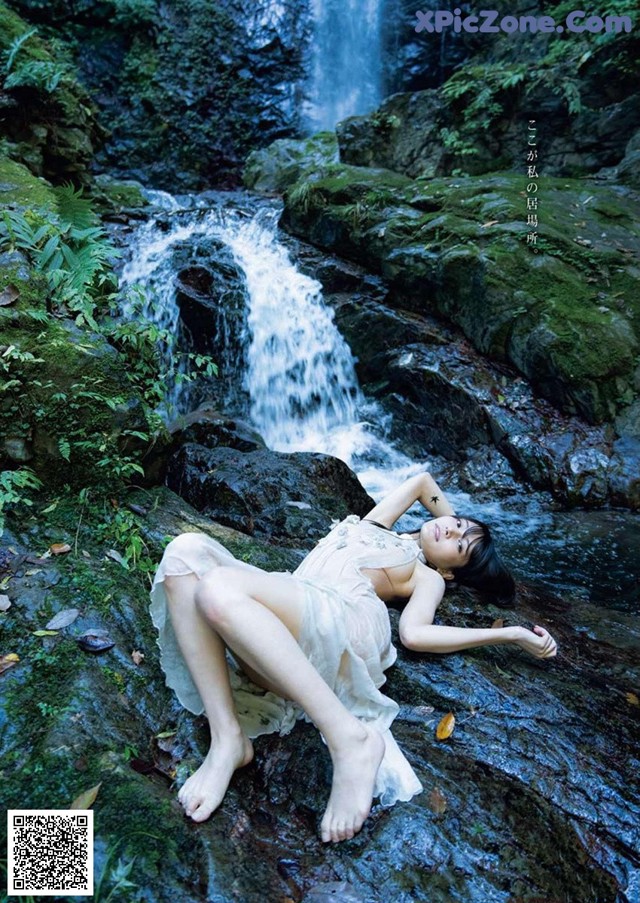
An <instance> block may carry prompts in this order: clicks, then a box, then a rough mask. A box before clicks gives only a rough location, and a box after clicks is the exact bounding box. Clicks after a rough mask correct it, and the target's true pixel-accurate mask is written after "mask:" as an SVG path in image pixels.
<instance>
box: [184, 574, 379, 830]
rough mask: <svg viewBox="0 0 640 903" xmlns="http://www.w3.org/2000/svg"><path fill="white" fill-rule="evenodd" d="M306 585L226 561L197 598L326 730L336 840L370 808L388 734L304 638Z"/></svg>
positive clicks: (223, 631)
mask: <svg viewBox="0 0 640 903" xmlns="http://www.w3.org/2000/svg"><path fill="white" fill-rule="evenodd" d="M303 593H304V587H303V585H302V584H301V583H300V582H299V581H297V580H296V579H295V578H293V577H291V576H289V575H281V574H267V573H264V572H257V571H249V570H244V569H242V568H229V567H221V568H216V569H215V570H214V571H212V572H211V573H210V574H207V576H206V577H205V578H204V579H203V580H201V581H200V582H199V585H198V587H197V589H196V594H195V599H196V606H197V608H198V609H199V611H200V613H201V614H202V615H203V617H204V618H205V619H206V621H207V622H208V623H209V625H210V626H211V627H212V628H213V630H214V631H215V632H216V633H217V634H218V636H219V637H221V638H222V640H224V642H225V643H226V644H227V645H228V646H229V648H230V649H232V650H233V651H234V652H235V653H236V654H237V655H238V656H239V657H240V658H241V659H242V661H244V662H246V663H247V665H249V667H250V668H251V670H252V672H253V673H254V674H256V675H258V676H262V678H263V682H264V684H265V685H266V686H268V687H270V688H274V689H275V690H276V691H277V692H278V693H279V694H280V695H282V696H284V697H285V698H288V699H292V700H294V701H295V702H297V703H298V704H299V705H301V706H302V708H303V709H304V710H305V712H306V713H307V715H308V716H309V718H310V719H311V720H312V721H313V723H314V724H315V725H316V727H317V728H318V729H319V730H320V731H321V732H322V734H323V736H324V738H325V740H326V742H327V746H328V748H329V752H330V754H331V758H332V761H333V769H334V773H333V782H332V788H331V796H330V798H329V804H328V806H327V809H326V812H325V814H324V817H323V819H322V829H321V830H322V839H323V840H325V841H329V840H331V841H334V842H336V841H338V840H344V839H346V838H350V837H353V835H354V834H356V833H357V832H358V831H359V830H360V828H361V827H362V824H363V822H364V820H365V819H366V817H367V815H368V814H369V811H370V809H371V800H372V796H373V787H374V783H375V778H376V774H377V771H378V768H379V765H380V762H381V760H382V756H383V753H384V741H383V739H382V737H381V736H380V734H379V733H378V732H377V731H375V730H373V729H371V728H369V727H367V726H365V725H363V724H362V723H361V722H360V721H358V719H357V718H355V717H354V716H353V715H352V714H351V713H350V712H349V711H348V710H347V709H346V708H345V707H344V705H343V704H342V703H341V702H340V700H339V699H338V698H337V696H336V695H335V693H333V691H332V690H331V689H330V688H329V686H328V685H327V684H326V683H325V681H324V680H323V679H322V678H321V677H320V675H319V674H318V672H317V671H316V669H315V668H314V667H313V665H311V663H310V662H309V661H308V659H307V658H306V656H305V655H304V653H303V652H302V649H301V648H300V646H299V645H298V643H297V636H298V635H299V628H300V622H301V616H302V611H303Z"/></svg>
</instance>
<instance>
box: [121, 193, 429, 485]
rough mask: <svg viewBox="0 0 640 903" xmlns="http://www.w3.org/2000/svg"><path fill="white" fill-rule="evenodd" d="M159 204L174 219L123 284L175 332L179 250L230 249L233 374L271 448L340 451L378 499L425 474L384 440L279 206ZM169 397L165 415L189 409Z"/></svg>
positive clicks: (158, 231)
mask: <svg viewBox="0 0 640 903" xmlns="http://www.w3.org/2000/svg"><path fill="white" fill-rule="evenodd" d="M153 200H154V202H155V203H156V204H162V206H163V207H164V208H165V209H166V210H168V212H169V214H170V216H169V217H166V216H165V217H164V220H163V219H162V218H161V221H160V222H158V221H150V222H149V223H147V224H146V225H145V226H143V227H141V229H140V230H139V232H138V234H137V240H136V241H135V242H134V244H133V247H132V256H131V259H130V261H129V262H128V263H127V265H126V267H125V268H124V271H123V274H122V283H123V285H124V286H127V285H133V284H138V285H141V286H143V287H144V288H145V289H146V291H147V292H148V293H149V294H151V295H152V297H153V298H154V304H153V305H152V306H149V307H148V308H147V310H146V312H145V314H146V316H147V317H148V318H153V319H155V320H156V322H158V323H159V324H160V325H161V326H163V327H164V328H165V329H169V330H173V332H174V333H175V334H176V335H177V333H178V324H179V319H180V318H179V310H178V306H177V302H176V273H175V262H174V259H173V254H174V252H175V250H176V248H178V247H179V246H181V245H184V244H185V243H187V242H189V243H192V244H197V245H198V248H199V250H200V252H201V253H203V252H205V251H206V247H207V245H208V244H209V245H212V244H215V243H220V242H222V243H223V244H224V245H225V246H226V247H227V248H228V249H229V250H230V251H231V254H232V255H233V258H234V260H235V262H236V264H237V265H238V268H239V270H240V271H241V272H242V274H243V275H244V280H245V289H246V303H247V321H246V322H247V330H246V336H245V341H246V343H247V351H246V358H247V369H246V373H245V374H244V376H243V377H242V376H241V375H240V374H237V373H235V374H234V376H235V379H236V380H239V379H240V378H242V379H243V382H244V388H245V390H246V392H247V394H248V397H249V416H250V418H251V420H252V422H253V423H254V425H255V426H256V428H257V429H258V431H259V432H260V433H261V434H262V435H263V437H264V439H265V441H266V443H267V445H269V447H271V448H273V449H275V450H277V451H318V452H324V453H326V454H332V455H335V456H336V457H339V458H341V459H342V460H344V461H345V462H346V463H347V464H349V466H350V467H351V468H352V469H353V470H355V471H356V472H357V473H358V474H359V475H360V478H361V480H362V482H363V483H364V485H365V486H366V487H367V489H368V490H369V491H370V492H371V493H372V494H374V495H379V494H380V493H381V492H384V490H385V489H386V488H387V487H388V486H392V485H395V484H397V482H398V481H399V480H400V479H402V478H403V477H405V476H407V475H409V474H410V473H413V472H416V471H417V470H419V469H420V466H421V465H419V464H416V463H415V462H412V461H411V460H410V459H409V458H407V457H406V456H405V455H403V454H402V453H400V452H399V451H398V450H397V449H395V448H394V447H393V446H392V445H391V444H390V443H389V442H387V441H386V439H385V438H384V437H383V436H381V435H379V434H378V429H379V425H380V424H381V423H384V422H385V419H386V418H385V416H384V415H383V413H382V411H381V410H380V409H379V408H378V406H377V405H374V404H372V403H370V402H369V403H368V402H366V400H365V399H364V397H363V395H362V392H361V390H360V388H359V385H358V381H357V377H356V373H355V368H354V360H353V357H352V355H351V351H350V350H349V347H348V345H347V344H346V342H345V341H344V339H343V338H342V336H341V335H340V333H339V332H338V330H337V328H336V326H335V323H334V321H333V313H332V311H331V310H330V308H328V307H327V305H326V304H325V303H324V300H323V298H322V291H321V285H320V283H319V282H317V281H315V280H313V279H311V278H309V277H308V276H305V275H304V274H302V273H300V272H299V271H298V270H297V269H296V267H295V265H294V264H293V263H292V261H291V259H290V257H289V254H288V252H287V250H286V248H285V247H284V246H283V245H282V244H281V243H280V242H279V241H278V239H277V231H276V230H277V220H278V217H279V210H278V209H274V208H273V207H272V206H271V207H264V206H263V207H259V208H258V210H257V212H256V213H254V215H252V216H249V215H247V213H246V211H241V210H237V209H234V208H233V207H230V206H223V205H221V206H219V207H216V208H214V209H208V210H202V208H199V207H198V206H197V204H196V206H195V208H194V209H188V210H184V209H183V210H181V211H180V210H179V208H177V207H176V202H175V200H174V199H173V198H170V196H164V195H161V194H158V193H154V194H153ZM171 214H172V215H171ZM167 220H168V223H169V224H167ZM125 313H126V312H125ZM216 356H218V352H217V351H216ZM170 391H171V397H170V398H169V399H168V400H167V406H166V407H167V409H169V410H172V411H178V412H181V411H184V410H185V408H187V407H188V406H189V398H188V396H186V395H185V389H184V386H183V385H181V384H180V383H179V382H178V384H177V385H175V386H173V387H171V389H170ZM372 423H375V424H376V428H374V427H372V426H371V424H372Z"/></svg>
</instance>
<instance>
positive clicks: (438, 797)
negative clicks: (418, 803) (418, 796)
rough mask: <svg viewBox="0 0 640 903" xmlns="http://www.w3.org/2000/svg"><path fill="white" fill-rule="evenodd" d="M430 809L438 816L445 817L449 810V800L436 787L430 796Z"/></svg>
mask: <svg viewBox="0 0 640 903" xmlns="http://www.w3.org/2000/svg"><path fill="white" fill-rule="evenodd" d="M429 808H430V809H431V811H432V812H435V814H436V815H444V813H445V812H446V809H447V798H446V796H445V795H444V793H443V792H442V791H441V790H440V788H439V787H434V788H433V790H432V791H431V793H430V794H429Z"/></svg>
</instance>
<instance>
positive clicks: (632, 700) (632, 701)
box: [624, 693, 640, 705]
mask: <svg viewBox="0 0 640 903" xmlns="http://www.w3.org/2000/svg"><path fill="white" fill-rule="evenodd" d="M624 695H625V698H626V700H627V702H628V703H629V705H640V699H638V697H637V696H636V694H635V693H625V694H624Z"/></svg>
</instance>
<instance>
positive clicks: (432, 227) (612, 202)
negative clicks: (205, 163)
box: [282, 164, 640, 423]
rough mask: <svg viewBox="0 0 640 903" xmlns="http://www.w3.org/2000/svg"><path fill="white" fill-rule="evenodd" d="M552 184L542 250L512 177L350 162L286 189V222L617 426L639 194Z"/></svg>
mask: <svg viewBox="0 0 640 903" xmlns="http://www.w3.org/2000/svg"><path fill="white" fill-rule="evenodd" d="M541 187H542V189H543V192H541V199H540V204H541V208H540V209H541V214H540V225H539V230H538V231H539V241H538V244H537V246H536V247H535V248H533V247H529V246H528V245H527V243H526V235H527V231H528V229H527V226H526V216H527V214H526V198H525V185H524V183H523V180H522V178H521V177H520V176H518V175H514V174H512V173H499V174H493V175H490V176H477V177H460V178H440V179H429V180H416V181H411V180H409V179H407V178H406V177H405V176H401V175H399V174H398V173H393V172H390V171H387V170H373V169H366V168H362V167H354V166H347V165H341V164H338V165H336V164H332V165H330V166H329V167H328V168H326V169H325V170H324V171H321V172H320V173H318V172H317V171H314V170H313V169H311V168H309V169H308V170H307V171H306V172H305V173H304V174H303V176H302V177H301V178H298V180H297V181H296V182H295V183H294V184H292V185H290V186H289V187H288V189H287V190H286V191H285V211H284V214H283V218H282V223H283V225H284V226H285V227H286V228H288V229H289V230H290V231H291V232H293V233H295V234H296V235H299V236H301V237H304V238H306V239H308V240H310V241H311V242H313V243H314V244H317V245H319V246H320V247H323V248H326V249H327V250H330V251H332V252H335V253H338V254H340V255H341V256H346V257H348V258H350V259H352V260H355V261H357V262H358V263H360V264H362V265H364V266H366V267H367V268H368V269H370V270H373V271H374V272H379V273H381V274H382V275H383V276H385V278H387V279H388V280H389V282H390V284H391V287H392V293H391V295H390V298H389V300H390V302H391V303H394V301H395V303H396V304H397V305H398V306H399V307H401V308H402V307H404V308H407V307H408V308H410V309H413V310H415V311H417V312H423V313H425V312H426V313H436V314H439V315H440V316H442V317H445V318H446V319H448V320H450V321H451V322H453V323H455V324H456V325H457V326H460V327H461V328H462V329H463V331H464V333H465V335H466V336H467V337H468V338H469V339H470V340H471V341H472V342H473V344H474V345H475V347H476V348H477V349H478V350H480V351H482V352H483V353H485V354H489V355H492V356H493V357H496V358H498V359H502V360H505V361H509V362H511V363H513V364H515V365H516V366H517V367H518V369H519V370H520V371H521V372H522V373H523V374H524V375H525V376H527V377H528V378H529V379H530V380H531V382H532V384H533V385H534V387H535V388H536V389H537V390H538V391H539V392H541V393H542V394H543V395H544V396H545V397H547V398H549V400H551V401H553V402H554V403H555V404H556V405H558V406H559V407H560V408H561V409H563V410H564V411H566V412H568V413H578V414H580V415H581V416H583V417H584V418H586V419H587V420H588V421H589V422H590V423H601V422H605V421H612V420H614V419H615V417H616V415H617V412H618V411H619V410H620V408H621V407H623V406H624V405H626V404H629V402H630V401H631V400H632V399H633V397H634V396H635V388H634V371H635V368H636V366H637V364H638V353H639V350H640V291H638V288H639V282H640V278H639V274H638V270H637V267H634V265H633V263H634V255H635V254H636V253H637V252H638V251H640V220H639V218H638V214H637V209H638V208H637V198H636V195H635V194H634V193H633V192H632V191H630V190H628V189H625V188H623V187H619V186H600V185H589V186H585V185H584V183H583V182H581V181H577V180H571V179H553V178H551V177H547V178H546V179H545V181H544V183H542V185H541ZM372 197H373V198H376V197H377V198H379V199H380V202H379V203H375V202H374V203H371V199H372ZM394 199H395V200H394ZM542 211H544V212H542Z"/></svg>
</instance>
